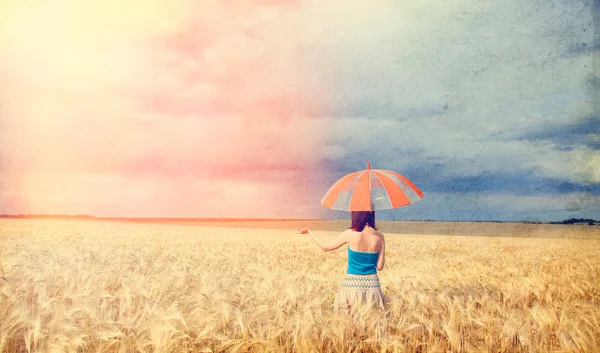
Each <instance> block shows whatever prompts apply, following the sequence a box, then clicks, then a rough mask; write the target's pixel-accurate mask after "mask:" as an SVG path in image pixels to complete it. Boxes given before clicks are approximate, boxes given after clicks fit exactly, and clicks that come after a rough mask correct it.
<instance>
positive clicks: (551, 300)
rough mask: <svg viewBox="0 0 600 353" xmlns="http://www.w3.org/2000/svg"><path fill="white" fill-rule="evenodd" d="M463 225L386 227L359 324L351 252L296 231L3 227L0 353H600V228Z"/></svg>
mask: <svg viewBox="0 0 600 353" xmlns="http://www.w3.org/2000/svg"><path fill="white" fill-rule="evenodd" d="M469 227H471V228H472V230H473V232H474V233H476V234H480V236H476V235H471V236H447V235H435V234H430V235H427V234H414V233H410V234H406V233H405V234H403V233H402V232H401V231H398V230H397V229H396V230H395V231H394V232H393V233H392V232H387V233H386V229H385V227H383V226H382V227H380V230H381V231H382V232H384V234H386V242H387V245H386V248H387V262H386V268H385V269H384V271H382V272H381V273H380V279H381V283H382V290H383V292H384V294H385V296H386V299H387V301H388V303H387V312H386V313H385V314H384V315H381V314H380V313H378V312H371V311H365V310H363V312H362V313H361V314H362V315H360V316H358V317H356V316H347V315H338V314H334V313H333V312H332V304H333V299H334V296H335V294H336V292H337V290H338V288H339V285H340V283H341V280H342V279H343V276H344V272H345V269H346V262H345V261H346V249H345V247H343V248H341V249H339V250H337V251H334V252H331V253H324V252H322V251H321V250H320V249H319V248H318V247H317V246H316V245H314V244H313V243H312V241H311V240H310V238H309V237H308V236H304V235H298V234H295V233H294V231H293V229H294V228H295V227H290V229H289V230H286V229H260V228H242V227H207V226H198V225H169V224H134V223H117V222H113V223H111V222H82V221H59V220H0V352H2V353H4V352H448V351H450V352H599V351H600V257H599V256H598V255H599V253H600V231H598V230H597V229H599V228H600V227H596V228H594V227H588V228H584V227H579V226H573V227H571V228H569V227H566V226H555V227H556V228H553V229H555V230H556V229H558V230H560V232H557V234H558V235H556V234H555V236H553V237H531V236H528V237H519V226H514V225H513V226H511V227H512V228H511V231H510V232H509V233H510V234H507V235H510V236H506V237H486V236H485V235H486V227H488V225H487V224H485V223H474V224H470V225H469ZM495 227H498V225H496V226H495ZM586 227H587V226H586ZM390 229H391V228H390ZM540 229H542V228H540ZM317 234H318V235H319V236H321V237H322V238H324V239H330V238H332V237H334V236H335V235H337V232H335V231H322V232H317ZM528 234H530V233H528Z"/></svg>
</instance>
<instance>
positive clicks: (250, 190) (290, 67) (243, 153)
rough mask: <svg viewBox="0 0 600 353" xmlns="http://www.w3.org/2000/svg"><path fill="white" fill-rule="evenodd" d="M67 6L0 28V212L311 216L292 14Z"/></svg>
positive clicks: (311, 138)
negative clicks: (117, 12)
mask: <svg viewBox="0 0 600 353" xmlns="http://www.w3.org/2000/svg"><path fill="white" fill-rule="evenodd" d="M64 4H66V5H65V9H70V11H72V13H70V14H66V15H63V16H62V17H61V15H60V13H59V14H58V15H57V17H55V18H45V17H42V16H40V14H39V13H34V12H33V10H30V8H29V7H26V6H23V7H18V8H17V7H15V8H13V9H12V12H10V13H11V15H10V19H11V22H10V24H9V25H8V26H6V27H5V29H4V30H3V31H2V32H0V43H2V44H3V45H1V46H0V48H1V49H0V78H1V79H2V80H3V83H5V84H6V88H7V89H6V90H3V91H2V92H0V102H1V103H2V108H1V109H2V110H1V113H2V115H1V116H0V117H1V121H0V124H1V125H0V139H1V141H2V149H1V150H0V163H1V166H2V168H3V170H2V177H1V179H2V180H1V181H2V182H1V183H0V187H2V192H3V193H2V196H0V212H8V213H12V212H31V213H38V212H39V213H41V212H56V213H92V214H96V213H100V214H105V215H109V214H110V215H136V216H143V215H146V214H147V215H150V216H160V215H161V214H162V213H165V214H167V213H168V214H169V215H173V216H175V215H179V214H181V215H186V216H193V215H198V216H204V215H206V216H211V217H213V216H232V217H250V216H257V217H264V216H268V215H269V214H270V215H276V216H280V217H282V216H290V217H301V216H308V217H310V216H311V214H310V211H307V210H306V207H305V206H306V205H305V203H306V202H307V201H308V200H312V198H311V196H307V195H311V194H313V193H315V192H318V191H319V190H318V188H316V189H317V190H313V189H315V186H317V185H319V181H320V176H319V174H318V172H317V171H316V165H317V162H318V152H316V151H318V149H319V148H320V145H321V140H322V137H323V131H324V130H326V129H327V126H324V125H323V123H322V122H319V121H317V120H315V119H312V118H310V117H308V116H307V115H308V114H307V112H310V113H314V112H315V111H316V110H318V109H319V107H318V106H315V103H312V102H315V101H317V95H318V94H319V91H320V90H322V87H319V86H316V85H315V82H318V78H315V77H313V76H315V75H316V74H315V73H314V72H312V68H311V67H310V66H307V65H305V63H303V62H302V60H301V58H300V57H299V56H298V51H299V50H300V48H301V47H302V45H301V43H300V42H297V41H296V38H295V37H294V36H293V35H294V28H289V27H288V26H287V23H286V16H290V14H294V12H295V11H300V8H299V5H298V3H297V2H286V3H285V4H283V3H281V2H276V3H275V2H268V1H261V2H242V3H238V2H235V3H229V2H213V3H212V4H210V5H198V4H192V3H191V2H190V3H189V4H187V5H185V6H181V7H174V6H172V5H169V4H167V2H164V3H163V2H159V1H155V2H152V3H151V5H147V4H146V5H145V3H143V2H140V3H137V2H134V3H133V5H131V8H121V10H122V11H123V16H124V17H125V19H119V18H113V17H111V16H112V15H111V14H112V12H111V11H110V7H111V6H113V7H119V6H125V5H119V3H118V2H116V1H114V2H111V1H109V2H106V4H104V5H97V6H98V8H97V9H96V10H97V11H96V12H94V13H92V12H89V11H88V10H84V9H82V8H79V7H77V6H76V5H75V2H69V1H66V0H65V1H64ZM203 4H206V3H203ZM15 6H16V5H15ZM136 6H138V7H140V8H141V7H144V6H150V8H151V9H150V10H149V11H148V13H149V14H148V15H143V16H142V15H140V14H139V12H138V11H139V9H140V8H138V7H136ZM161 11H170V12H169V13H170V14H171V15H172V16H171V17H168V16H167V17H166V18H168V21H167V20H165V19H164V18H165V17H164V16H163V17H161V16H159V14H160V12H161ZM73 15H74V17H72V16H73ZM128 16H129V17H131V19H132V21H133V23H135V24H136V26H137V27H135V26H134V27H132V25H131V23H130V22H129V21H126V19H127V18H128ZM140 16H141V17H140ZM144 16H146V17H144ZM73 18H75V20H74V19H73ZM85 18H88V19H89V23H91V24H92V25H90V24H88V21H86V20H85ZM33 21H37V22H35V26H32V23H33ZM165 21H166V22H168V23H165ZM57 22H60V25H58V26H57V28H54V27H52V26H54V25H55V24H56V23H57ZM111 24H112V27H110V26H109V25H111ZM107 26H109V27H110V28H109V29H106V30H105V31H104V30H102V28H106V27H107ZM313 115H314V114H313ZM313 198H315V199H316V200H318V199H319V196H317V197H313ZM312 201H314V200H312ZM316 206H318V205H316ZM282 210H287V211H285V212H288V213H287V214H286V213H285V212H284V213H282ZM228 212H229V214H228ZM307 212H308V213H307Z"/></svg>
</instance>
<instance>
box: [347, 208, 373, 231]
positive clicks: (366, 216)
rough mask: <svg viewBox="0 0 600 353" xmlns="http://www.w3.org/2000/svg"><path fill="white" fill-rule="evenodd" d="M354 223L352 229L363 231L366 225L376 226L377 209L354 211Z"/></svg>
mask: <svg viewBox="0 0 600 353" xmlns="http://www.w3.org/2000/svg"><path fill="white" fill-rule="evenodd" d="M351 214H352V225H351V226H350V229H354V230H355V231H357V232H362V231H363V229H365V225H367V224H368V225H369V227H371V228H373V229H377V228H375V211H352V213H351Z"/></svg>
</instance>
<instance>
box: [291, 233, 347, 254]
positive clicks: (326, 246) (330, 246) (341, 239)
mask: <svg viewBox="0 0 600 353" xmlns="http://www.w3.org/2000/svg"><path fill="white" fill-rule="evenodd" d="M298 232H299V233H300V234H307V233H308V234H310V236H311V238H313V240H314V241H315V243H317V245H318V246H319V247H320V248H321V249H323V251H331V250H335V249H337V248H339V247H340V246H342V245H344V244H346V243H348V236H347V234H346V232H343V233H341V234H340V235H338V236H337V238H335V239H333V240H332V241H331V242H329V243H325V242H323V241H322V240H321V239H319V238H318V237H317V236H316V235H315V233H313V232H312V231H311V230H310V229H308V228H304V229H298Z"/></svg>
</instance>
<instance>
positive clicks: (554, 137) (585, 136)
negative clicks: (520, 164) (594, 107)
mask: <svg viewBox="0 0 600 353" xmlns="http://www.w3.org/2000/svg"><path fill="white" fill-rule="evenodd" d="M597 135H600V117H598V116H587V117H584V118H581V119H577V120H575V121H569V122H563V123H562V124H552V125H549V126H548V125H546V126H543V127H541V128H540V129H538V130H537V131H530V132H527V133H525V134H523V136H521V139H524V140H548V141H552V142H554V143H555V144H556V148H568V149H569V150H572V148H573V146H574V145H583V146H586V147H588V148H590V149H592V150H600V141H598V139H597V137H596V136H597Z"/></svg>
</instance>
